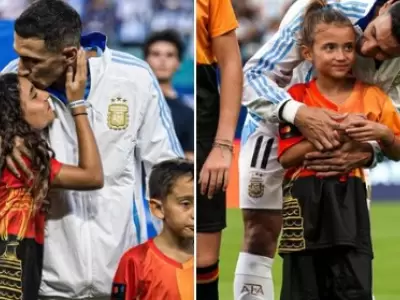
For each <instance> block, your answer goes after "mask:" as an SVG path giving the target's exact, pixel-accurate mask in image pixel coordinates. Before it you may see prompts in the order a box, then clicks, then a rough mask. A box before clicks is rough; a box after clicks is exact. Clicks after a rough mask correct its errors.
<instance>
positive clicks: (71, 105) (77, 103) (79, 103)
mask: <svg viewBox="0 0 400 300" xmlns="http://www.w3.org/2000/svg"><path fill="white" fill-rule="evenodd" d="M80 106H86V102H85V100H76V101H72V102H70V103H69V104H68V107H69V108H70V109H73V108H76V107H80Z"/></svg>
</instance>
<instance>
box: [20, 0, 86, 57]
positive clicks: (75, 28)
mask: <svg viewBox="0 0 400 300" xmlns="http://www.w3.org/2000/svg"><path fill="white" fill-rule="evenodd" d="M14 30H15V32H16V34H17V35H19V36H20V37H22V38H37V39H40V40H44V43H45V46H46V48H47V50H49V51H59V50H62V49H63V48H65V47H70V46H75V47H79V45H80V38H81V33H82V21H81V18H80V16H79V14H78V12H77V11H76V10H75V9H73V8H72V7H71V6H70V5H69V4H68V3H65V2H64V1H62V0H38V1H35V2H33V3H32V4H31V5H30V6H29V7H28V8H27V9H26V10H25V11H24V12H23V13H22V14H21V15H20V16H19V17H18V18H17V20H16V21H15V25H14Z"/></svg>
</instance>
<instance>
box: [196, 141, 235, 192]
mask: <svg viewBox="0 0 400 300" xmlns="http://www.w3.org/2000/svg"><path fill="white" fill-rule="evenodd" d="M231 163H232V152H231V150H229V149H228V148H225V147H213V148H212V150H211V152H210V154H209V155H208V157H207V159H206V162H205V163H204V165H203V168H202V169H201V171H200V175H199V184H200V192H201V194H202V195H205V194H207V196H208V198H209V199H212V197H213V196H214V194H215V193H216V192H217V191H219V190H220V189H221V188H222V189H223V190H224V191H225V190H226V189H227V187H228V182H229V169H230V167H231Z"/></svg>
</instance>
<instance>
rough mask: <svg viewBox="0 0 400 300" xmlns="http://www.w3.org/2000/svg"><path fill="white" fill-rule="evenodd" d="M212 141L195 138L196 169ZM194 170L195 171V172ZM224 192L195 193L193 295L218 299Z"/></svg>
mask: <svg viewBox="0 0 400 300" xmlns="http://www.w3.org/2000/svg"><path fill="white" fill-rule="evenodd" d="M212 144H213V141H212V140H209V141H197V148H196V159H197V166H196V167H197V171H198V173H199V172H200V170H201V168H202V166H203V164H204V162H205V160H206V158H207V156H208V154H209V153H210V151H211V148H212ZM198 173H197V175H198ZM225 196H226V195H225V193H224V192H221V191H220V192H218V193H217V194H215V195H214V197H213V198H212V199H208V198H207V196H203V195H201V194H200V187H199V186H198V187H197V195H196V211H197V216H196V231H197V232H196V241H197V243H196V268H197V291H196V295H197V299H207V300H217V299H218V278H219V268H218V262H219V253H220V247H221V233H222V230H223V229H224V228H225V227H226V200H225Z"/></svg>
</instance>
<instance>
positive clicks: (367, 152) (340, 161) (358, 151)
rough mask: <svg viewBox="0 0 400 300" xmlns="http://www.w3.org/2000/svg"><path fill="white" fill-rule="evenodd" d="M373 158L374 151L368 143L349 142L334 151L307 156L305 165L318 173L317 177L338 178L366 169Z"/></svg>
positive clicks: (312, 153)
mask: <svg viewBox="0 0 400 300" xmlns="http://www.w3.org/2000/svg"><path fill="white" fill-rule="evenodd" d="M372 156H373V149H372V147H371V145H369V144H368V143H359V142H356V141H353V140H347V141H346V142H345V143H343V144H342V145H341V146H340V147H339V148H337V149H335V150H333V151H326V152H318V151H317V152H311V153H308V154H306V157H305V160H304V165H305V167H306V168H307V169H310V170H313V171H316V172H317V176H323V177H328V176H337V175H340V174H345V173H348V172H350V171H351V170H353V169H356V168H362V167H365V166H366V165H367V164H368V163H369V162H370V161H371V158H372Z"/></svg>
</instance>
